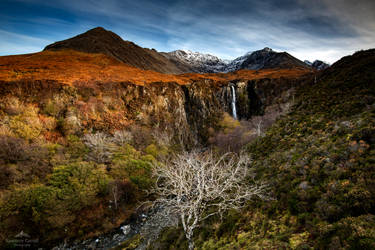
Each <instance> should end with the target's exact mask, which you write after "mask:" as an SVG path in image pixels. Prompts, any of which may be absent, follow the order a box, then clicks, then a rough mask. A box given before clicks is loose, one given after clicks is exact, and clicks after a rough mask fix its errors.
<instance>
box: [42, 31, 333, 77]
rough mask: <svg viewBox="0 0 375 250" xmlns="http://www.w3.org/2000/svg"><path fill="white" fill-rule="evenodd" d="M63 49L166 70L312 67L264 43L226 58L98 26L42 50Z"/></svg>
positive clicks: (185, 71) (229, 70)
mask: <svg viewBox="0 0 375 250" xmlns="http://www.w3.org/2000/svg"><path fill="white" fill-rule="evenodd" d="M66 49H73V50H76V51H80V52H85V53H102V54H105V55H108V56H111V57H113V58H115V59H116V60H118V61H121V62H123V63H125V64H128V65H130V66H133V67H137V68H140V69H143V70H152V71H156V72H160V73H167V74H182V73H227V72H232V71H237V70H241V69H253V70H259V69H288V68H304V69H311V67H313V66H310V65H308V64H306V63H304V62H302V61H300V60H299V59H297V58H295V57H293V56H292V55H290V54H288V53H287V52H276V51H274V50H272V49H271V48H268V47H265V48H264V49H261V50H257V51H253V52H248V53H246V54H245V55H243V56H240V57H237V58H236V59H234V60H232V61H229V62H228V61H225V60H222V59H220V58H219V57H217V56H214V55H210V54H203V53H200V52H192V51H189V50H175V51H171V52H158V51H156V50H155V49H148V48H142V47H140V46H138V45H137V44H135V43H133V42H131V41H124V40H123V39H122V38H121V37H120V36H118V35H117V34H115V33H114V32H112V31H109V30H106V29H104V28H102V27H97V28H93V29H91V30H88V31H86V32H85V33H82V34H79V35H77V36H74V37H72V38H69V39H66V40H62V41H58V42H55V43H53V44H50V45H47V46H46V47H45V48H44V50H51V51H57V50H66ZM325 67H326V66H325V65H324V64H319V65H318V64H317V65H316V67H315V68H316V69H324V68H325ZM313 68H314V67H313Z"/></svg>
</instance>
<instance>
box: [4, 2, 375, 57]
mask: <svg viewBox="0 0 375 250" xmlns="http://www.w3.org/2000/svg"><path fill="white" fill-rule="evenodd" d="M97 26H101V27H104V28H105V29H108V30H111V31H113V32H115V33H117V34H118V35H120V36H121V37H122V38H123V39H124V40H130V41H133V42H135V43H137V44H138V45H140V46H142V47H147V48H155V49H157V50H158V51H172V50H176V49H189V50H192V51H199V52H203V53H210V54H213V55H216V56H219V57H221V58H224V59H234V58H236V57H238V56H241V55H243V54H245V53H246V52H248V51H254V50H258V49H262V48H264V47H270V48H272V49H274V50H277V51H287V52H289V53H290V54H292V55H293V56H296V57H297V58H299V59H301V60H305V59H308V60H310V61H313V60H315V59H321V60H324V61H327V62H329V63H333V62H335V61H336V60H338V59H340V58H341V57H343V56H345V55H348V54H352V53H353V52H355V51H357V50H360V49H369V48H374V47H375V0H355V1H354V0H308V1H305V0H261V1H256V0H226V1H218V0H176V1H172V0H166V1H162V0H149V1H146V0H105V1H104V0H102V1H95V0H54V1H52V0H50V1H49V0H9V1H8V0H0V55H10V54H23V53H31V52H36V51H40V50H42V49H43V48H44V47H45V46H46V45H48V44H50V43H52V42H55V41H58V40H63V39H67V38H69V37H72V36H75V35H77V34H79V33H83V32H85V31H86V30H88V29H91V28H94V27H97Z"/></svg>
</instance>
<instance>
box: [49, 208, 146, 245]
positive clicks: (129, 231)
mask: <svg viewBox="0 0 375 250" xmlns="http://www.w3.org/2000/svg"><path fill="white" fill-rule="evenodd" d="M149 216H150V215H149V214H147V213H140V214H138V215H137V216H136V218H135V219H130V220H127V221H126V222H127V223H125V222H124V223H123V224H121V226H120V227H118V228H116V229H113V230H112V231H110V232H108V233H105V234H102V235H100V236H97V237H93V238H90V239H86V240H76V241H73V242H64V243H61V244H60V245H58V246H55V247H54V248H53V250H78V249H79V250H81V249H112V248H114V247H117V246H119V245H121V243H123V242H124V241H126V240H128V239H130V238H131V237H133V236H134V235H136V234H138V233H140V230H141V229H142V226H143V225H144V224H145V222H146V221H147V219H148V217H149ZM141 245H142V244H141Z"/></svg>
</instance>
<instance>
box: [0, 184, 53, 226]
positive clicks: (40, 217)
mask: <svg viewBox="0 0 375 250" xmlns="http://www.w3.org/2000/svg"><path fill="white" fill-rule="evenodd" d="M56 194H57V190H56V189H55V188H54V187H49V186H45V185H43V184H33V185H30V186H27V187H22V188H17V189H15V190H13V191H12V192H11V193H10V194H9V195H8V196H6V197H5V199H4V201H5V202H4V203H3V204H2V207H1V210H0V211H1V217H3V218H2V219H4V218H6V217H8V216H11V215H17V216H20V217H21V218H22V219H23V220H25V221H29V220H31V221H32V222H33V223H41V222H43V221H44V220H45V219H46V217H47V215H48V213H47V212H48V210H49V209H52V208H53V206H54V203H55V201H56Z"/></svg>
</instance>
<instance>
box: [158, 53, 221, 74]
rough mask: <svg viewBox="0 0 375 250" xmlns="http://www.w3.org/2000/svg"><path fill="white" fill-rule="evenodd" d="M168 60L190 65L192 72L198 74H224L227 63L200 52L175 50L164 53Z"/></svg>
mask: <svg viewBox="0 0 375 250" xmlns="http://www.w3.org/2000/svg"><path fill="white" fill-rule="evenodd" d="M164 55H165V56H166V57H167V58H170V59H171V60H173V61H177V62H178V61H180V62H182V63H183V64H186V65H189V67H190V68H191V71H192V72H197V73H217V72H223V69H224V68H225V67H226V65H227V64H226V63H225V62H224V61H223V60H221V59H220V58H218V57H216V56H213V55H210V54H202V53H199V52H192V51H190V50H175V51H172V52H168V53H164Z"/></svg>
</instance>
